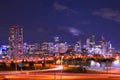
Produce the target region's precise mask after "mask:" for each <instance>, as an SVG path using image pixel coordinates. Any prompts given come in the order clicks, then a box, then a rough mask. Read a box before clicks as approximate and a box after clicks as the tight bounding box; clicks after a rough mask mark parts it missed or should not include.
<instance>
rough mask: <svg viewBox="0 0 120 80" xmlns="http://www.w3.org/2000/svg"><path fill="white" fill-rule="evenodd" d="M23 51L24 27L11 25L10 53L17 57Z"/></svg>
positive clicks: (11, 55)
mask: <svg viewBox="0 0 120 80" xmlns="http://www.w3.org/2000/svg"><path fill="white" fill-rule="evenodd" d="M22 53H23V28H21V27H19V26H12V27H10V31H9V55H10V57H11V58H17V57H19V56H20V55H21V54H22Z"/></svg>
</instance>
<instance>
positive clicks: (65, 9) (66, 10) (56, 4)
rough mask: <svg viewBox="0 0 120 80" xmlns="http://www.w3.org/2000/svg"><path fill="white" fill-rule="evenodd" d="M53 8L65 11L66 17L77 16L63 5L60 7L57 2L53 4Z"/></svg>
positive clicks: (75, 12)
mask: <svg viewBox="0 0 120 80" xmlns="http://www.w3.org/2000/svg"><path fill="white" fill-rule="evenodd" d="M53 6H54V9H55V10H58V11H63V12H64V11H65V12H66V14H67V15H69V14H78V12H77V11H75V10H73V9H71V8H69V7H67V6H65V5H62V4H60V3H58V2H55V3H54V5H53Z"/></svg>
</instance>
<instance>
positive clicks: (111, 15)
mask: <svg viewBox="0 0 120 80" xmlns="http://www.w3.org/2000/svg"><path fill="white" fill-rule="evenodd" d="M92 14H93V15H97V16H101V17H103V18H105V19H109V20H114V21H116V22H120V11H118V10H113V9H110V8H103V9H100V10H99V11H94V12H93V13H92Z"/></svg>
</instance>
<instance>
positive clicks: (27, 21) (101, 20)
mask: <svg viewBox="0 0 120 80" xmlns="http://www.w3.org/2000/svg"><path fill="white" fill-rule="evenodd" d="M119 2H120V1H119V0H116V1H113V0H109V1H108V0H97V1H96V0H91V1H89V0H80V1H79V0H75V1H73V0H62V1H61V0H34V1H33V0H26V1H24V0H18V1H16V0H11V1H9V0H7V1H4V0H1V1H0V12H1V15H0V30H1V31H0V37H1V39H0V44H8V35H9V28H10V27H11V26H13V25H18V26H21V27H23V36H24V42H27V43H39V42H43V41H48V42H49V41H54V37H55V36H59V37H60V41H64V42H71V43H73V42H74V43H75V42H76V41H78V40H81V41H82V43H85V41H86V38H87V37H88V36H89V35H95V39H96V41H99V40H100V37H101V36H102V35H103V36H104V37H105V39H106V40H107V41H111V42H112V44H113V47H115V48H117V49H119V50H120V35H119V34H120V32H119V29H120V27H119V26H120V8H119Z"/></svg>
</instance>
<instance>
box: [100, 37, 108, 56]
mask: <svg viewBox="0 0 120 80" xmlns="http://www.w3.org/2000/svg"><path fill="white" fill-rule="evenodd" d="M100 44H101V46H102V53H103V55H106V54H107V53H108V46H107V42H106V40H105V38H104V36H101V40H100Z"/></svg>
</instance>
